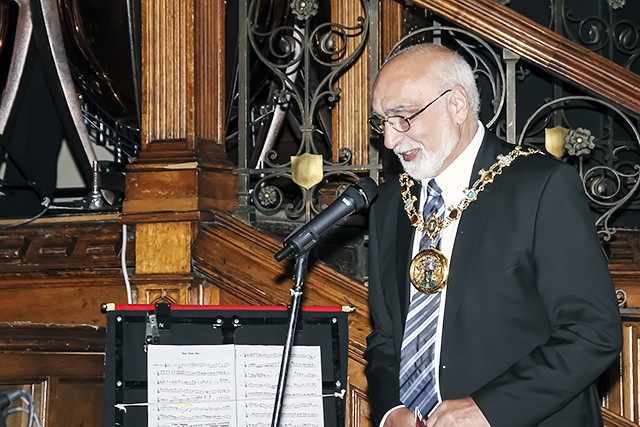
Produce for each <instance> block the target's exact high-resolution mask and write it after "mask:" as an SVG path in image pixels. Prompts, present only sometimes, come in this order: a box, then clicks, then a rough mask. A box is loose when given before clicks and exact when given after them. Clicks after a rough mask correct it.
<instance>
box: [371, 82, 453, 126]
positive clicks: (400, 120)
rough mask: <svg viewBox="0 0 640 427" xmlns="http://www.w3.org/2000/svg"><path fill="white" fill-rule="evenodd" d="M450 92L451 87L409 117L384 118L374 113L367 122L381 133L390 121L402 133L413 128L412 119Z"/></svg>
mask: <svg viewBox="0 0 640 427" xmlns="http://www.w3.org/2000/svg"><path fill="white" fill-rule="evenodd" d="M448 92H451V89H447V90H445V91H444V92H442V93H441V94H440V95H438V97H437V98H436V99H434V100H433V101H431V102H430V103H428V104H427V105H425V106H424V107H422V108H421V109H419V110H418V111H416V112H415V113H413V114H412V115H410V116H409V117H403V116H389V117H387V118H386V119H383V118H382V117H380V116H377V115H375V114H374V115H372V116H371V117H369V118H368V119H367V123H369V126H371V129H373V130H374V131H376V132H377V133H379V134H384V124H385V123H389V125H390V126H391V127H392V128H394V129H395V130H396V131H398V132H402V133H404V132H407V131H408V130H409V129H411V120H413V119H415V118H416V117H417V116H418V114H420V113H422V112H423V111H424V110H426V109H427V108H429V107H430V106H431V104H433V103H434V102H436V101H437V100H438V99H440V98H442V97H443V96H444V95H445V94H446V93H448Z"/></svg>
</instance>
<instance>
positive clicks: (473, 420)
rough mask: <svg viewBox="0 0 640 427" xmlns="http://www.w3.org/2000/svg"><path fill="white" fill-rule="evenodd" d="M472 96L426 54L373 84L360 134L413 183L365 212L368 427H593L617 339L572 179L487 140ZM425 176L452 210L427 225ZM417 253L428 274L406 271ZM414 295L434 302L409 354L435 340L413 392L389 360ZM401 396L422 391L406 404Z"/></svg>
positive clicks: (393, 64) (416, 365) (614, 313)
mask: <svg viewBox="0 0 640 427" xmlns="http://www.w3.org/2000/svg"><path fill="white" fill-rule="evenodd" d="M478 99H479V96H478V91H477V88H476V85H475V81H474V76H473V73H472V70H471V69H470V67H469V66H468V65H467V64H466V62H465V61H464V60H463V59H462V58H461V57H460V56H458V55H457V54H455V53H454V52H452V51H450V50H448V49H446V48H444V47H441V46H437V45H430V44H425V45H418V46H413V47H410V48H408V49H405V50H403V51H401V52H399V53H397V54H396V55H395V56H393V57H392V58H391V59H389V60H388V61H387V62H386V63H385V65H384V66H383V67H382V69H381V70H380V73H379V74H378V76H377V78H376V81H375V84H374V87H373V97H372V108H373V116H372V117H371V118H370V120H369V122H370V124H371V125H372V127H373V128H374V130H376V131H378V132H380V133H383V134H384V143H385V146H386V147H387V148H388V149H390V150H393V151H394V152H395V154H396V155H397V156H398V157H399V159H400V161H401V163H402V165H403V167H404V169H405V171H406V172H407V173H408V175H410V177H405V178H404V179H403V180H402V182H403V184H400V183H399V180H397V179H392V180H389V181H388V182H385V183H384V184H382V185H381V186H380V191H379V194H378V198H377V200H376V202H375V203H374V204H373V206H372V208H371V218H370V248H369V253H370V284H369V306H370V312H371V317H372V322H373V331H372V333H371V334H370V335H369V337H368V338H367V350H366V352H365V358H366V359H367V361H368V365H367V369H366V375H367V380H368V383H369V401H370V406H371V410H372V416H373V420H374V423H375V425H384V427H394V426H415V425H416V422H415V420H414V419H415V418H414V411H415V408H416V407H417V408H418V409H419V410H420V411H421V412H422V413H423V415H424V418H425V421H424V423H423V424H424V425H427V426H429V427H436V426H437V427H444V426H454V425H455V426H492V427H503V426H504V427H523V426H545V427H548V426H561V427H571V426H576V427H590V426H599V425H602V416H601V413H600V402H599V397H598V394H597V391H596V388H595V386H594V381H595V380H596V379H597V378H598V376H599V375H600V374H601V373H602V372H603V371H605V370H606V369H607V367H609V366H610V364H611V363H612V362H613V361H614V360H615V358H616V357H617V355H618V354H619V351H620V348H621V343H622V336H621V325H620V319H619V313H618V307H617V303H616V298H615V293H614V289H613V286H612V282H611V277H610V274H609V270H608V266H607V262H606V259H605V257H604V254H603V251H602V247H601V245H600V242H599V239H598V237H597V234H596V232H595V227H594V222H593V218H592V215H591V214H590V212H589V210H588V206H587V203H586V198H585V197H584V193H583V191H582V186H581V183H580V180H579V178H578V176H577V173H576V172H575V170H574V169H572V168H571V167H570V166H567V165H565V164H563V163H562V162H559V161H557V160H555V159H553V158H552V157H551V156H548V155H543V154H541V153H533V152H531V151H529V150H528V149H524V148H522V149H519V150H515V151H514V148H515V147H514V146H512V145H509V144H506V143H504V142H502V141H499V140H498V139H497V138H496V137H495V136H493V135H490V133H489V132H488V131H485V129H484V127H483V126H482V124H481V123H480V122H479V120H478V109H479V101H478ZM425 105H426V107H425ZM497 159H499V160H497ZM480 170H483V171H490V172H492V173H489V174H487V173H484V175H483V176H481V175H479V171H480ZM432 178H434V179H435V183H433V185H434V186H435V188H438V191H441V197H442V198H443V199H444V206H446V207H453V208H454V209H449V210H447V211H446V214H445V215H446V216H445V217H442V216H439V217H440V218H444V219H441V220H439V221H436V220H434V219H433V218H434V217H430V218H431V219H427V218H424V219H423V218H422V217H421V216H420V215H419V213H418V212H419V211H420V210H422V206H423V203H424V202H425V199H427V200H428V197H427V191H426V188H427V187H429V188H430V189H431V188H434V187H432V183H430V181H431V179H432ZM479 178H481V179H480V180H479ZM474 183H475V185H473V184H474ZM411 184H414V185H411ZM429 191H431V190H429ZM430 194H431V193H430ZM412 195H413V196H415V199H412V198H411V196H412ZM438 197H440V196H434V195H430V196H429V198H430V199H431V200H436V199H437V198H438ZM440 200H442V199H440ZM441 210H442V209H441ZM434 215H435V217H438V215H441V213H439V214H438V215H436V214H434ZM409 218H411V220H410V219H409ZM434 224H435V225H434ZM412 225H413V226H412ZM416 225H417V226H419V228H420V229H419V230H418V229H417V228H416V227H415V226H416ZM432 225H434V227H432ZM425 230H426V231H425ZM423 231H425V232H424V233H423ZM423 234H426V235H427V237H429V239H426V240H427V245H426V248H427V249H426V252H423V247H422V243H421V242H420V241H421V240H422V239H423ZM418 252H420V253H428V254H429V256H428V257H427V258H426V259H427V260H429V262H426V261H425V258H420V257H417V260H416V261H413V262H412V259H413V258H414V256H415V255H416V254H417V253H418ZM434 254H439V255H437V256H436V255H434ZM431 261H433V263H430V262H431ZM447 263H448V267H449V270H448V277H447V271H446V265H447ZM410 268H411V269H412V270H411V275H410V274H409V271H410ZM414 269H417V270H415V271H414ZM416 271H417V273H416ZM439 276H441V277H439ZM438 279H443V280H441V281H440V282H442V283H437V284H436V286H434V287H433V289H431V285H432V282H433V283H435V282H438ZM410 280H414V281H417V282H418V283H417V287H419V288H421V290H422V291H426V293H425V292H421V291H418V290H415V289H413V286H411V284H410ZM425 283H426V285H425ZM440 286H444V289H443V290H441V291H438V288H439V287H440ZM421 294H423V295H425V298H435V295H437V299H435V301H436V303H437V308H436V312H435V313H436V315H435V319H436V322H435V323H436V325H437V326H436V327H435V328H434V330H433V331H432V332H430V333H429V336H428V337H426V338H424V337H423V335H420V337H421V339H424V341H421V343H422V344H419V345H415V346H414V348H415V349H416V350H419V349H420V348H426V347H427V345H426V344H425V343H426V342H427V340H428V339H430V340H431V341H433V342H435V344H434V345H433V347H434V350H433V351H432V353H431V356H430V357H431V358H432V359H433V360H435V366H436V367H437V369H434V373H432V374H429V375H425V378H426V380H424V381H425V382H424V383H421V385H420V386H419V387H418V385H417V384H418V382H419V381H418V380H415V382H413V383H412V381H413V380H411V379H407V378H402V379H401V370H402V372H404V373H406V372H414V371H418V372H426V371H427V368H422V367H420V365H421V363H423V360H422V359H418V360H420V362H415V360H416V359H410V360H412V362H411V363H409V364H407V363H406V362H402V363H404V365H403V366H404V367H403V368H401V361H403V360H405V359H404V358H405V354H403V352H405V350H404V348H403V347H404V344H403V333H404V332H405V322H406V321H407V317H408V316H407V313H408V311H409V304H410V300H413V299H415V298H417V297H418V296H420V295H421ZM424 307H426V306H424ZM421 310H426V309H424V308H422V309H421ZM420 315H424V314H423V313H418V316H420ZM409 317H412V318H414V319H415V317H414V315H413V314H412V315H411V316H409ZM407 322H408V321H407ZM426 322H427V321H426V320H424V319H422V320H420V321H418V322H416V323H417V324H421V323H422V324H425V323H426ZM411 328H413V326H412V327H411ZM407 329H409V328H407ZM407 332H409V331H407ZM420 334H422V332H421V333H420ZM407 335H410V334H409V333H408V334H407ZM433 338H435V339H433ZM404 340H405V343H406V342H407V340H408V338H405V339H404ZM407 347H410V345H407ZM406 357H409V356H406ZM420 357H421V358H422V357H425V358H426V357H427V356H420ZM403 375H404V374H403ZM420 381H422V380H420ZM401 383H402V384H401ZM412 384H414V388H415V387H418V390H420V389H421V388H420V387H423V390H424V392H421V393H424V394H420V395H419V396H418V397H417V398H416V400H412V401H411V403H407V402H405V401H404V400H408V399H409V398H407V397H404V396H406V395H405V394H404V393H406V391H405V390H406V387H407V386H411V385H412ZM430 389H431V390H435V394H434V395H435V396H436V397H437V399H436V401H437V402H436V403H435V406H434V405H432V404H428V402H427V397H425V396H426V395H427V394H428V392H429V390H430ZM403 399H404V400H403ZM411 399H413V398H411ZM409 400H410V399H409ZM405 405H406V406H405ZM381 423H382V424H381Z"/></svg>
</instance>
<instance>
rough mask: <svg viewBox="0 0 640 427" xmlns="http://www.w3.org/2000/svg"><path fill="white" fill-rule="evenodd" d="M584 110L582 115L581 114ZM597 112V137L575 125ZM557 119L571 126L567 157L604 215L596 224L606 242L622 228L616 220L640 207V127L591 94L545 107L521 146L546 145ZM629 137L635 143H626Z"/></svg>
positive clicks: (534, 116)
mask: <svg viewBox="0 0 640 427" xmlns="http://www.w3.org/2000/svg"><path fill="white" fill-rule="evenodd" d="M594 105H595V106H600V107H604V110H601V109H594ZM580 111H582V114H577V113H579V112H580ZM594 111H596V112H598V115H599V116H600V117H601V119H602V125H601V127H602V128H601V130H600V134H599V135H598V136H596V135H594V134H592V131H591V130H587V129H584V128H582V127H579V126H576V125H574V124H573V123H575V122H579V121H584V120H585V117H586V118H587V119H588V118H589V117H590V116H591V114H593V112H594ZM543 113H545V114H543ZM554 119H555V120H557V121H561V122H562V124H563V125H565V126H567V127H568V128H569V131H568V132H567V134H566V136H565V137H564V141H565V144H564V148H565V150H566V151H565V153H564V155H563V156H561V157H562V158H563V159H564V160H565V161H567V162H570V163H574V164H575V165H576V167H577V169H578V172H579V174H580V177H581V179H582V183H583V188H584V191H585V194H586V195H587V197H588V198H589V200H590V201H591V205H592V208H593V210H595V211H596V212H598V213H599V215H600V216H599V218H598V219H597V220H596V226H597V227H598V229H599V232H600V234H601V235H602V236H603V238H604V239H605V240H609V239H610V238H611V236H612V235H613V234H614V233H615V232H616V229H617V227H615V226H613V225H612V221H613V220H614V219H615V218H616V216H617V215H619V214H620V213H621V211H622V209H623V208H625V209H635V210H637V209H640V199H639V194H638V187H640V132H639V131H638V127H637V126H636V125H635V124H634V122H633V121H632V120H631V119H630V118H629V117H628V116H627V115H626V114H625V113H624V112H623V111H622V110H620V109H619V108H618V107H616V106H615V105H614V104H612V103H610V102H608V101H604V100H602V99H598V98H594V97H590V96H565V97H560V98H557V99H554V100H551V101H548V102H546V103H545V104H543V105H542V106H541V107H539V108H538V109H537V110H536V111H535V112H534V113H533V114H532V115H531V116H530V117H529V118H528V120H527V122H526V123H525V126H524V128H523V129H522V131H521V133H520V137H519V141H518V143H519V144H522V143H525V142H527V143H529V144H534V145H535V144H540V139H539V138H536V135H537V134H539V133H540V132H541V130H542V129H545V128H546V127H547V126H548V124H549V123H551V122H552V121H553V120H554ZM590 121H591V122H597V120H595V121H594V120H590ZM535 124H537V125H538V127H537V128H535V127H534V125H535ZM623 125H624V127H626V129H624V128H623ZM627 137H628V138H629V139H628V140H625V138H627Z"/></svg>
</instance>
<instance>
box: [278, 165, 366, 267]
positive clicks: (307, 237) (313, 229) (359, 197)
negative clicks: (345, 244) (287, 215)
mask: <svg viewBox="0 0 640 427" xmlns="http://www.w3.org/2000/svg"><path fill="white" fill-rule="evenodd" d="M377 194H378V185H377V184H376V183H375V181H374V180H373V179H371V178H369V177H364V178H360V179H359V180H358V181H357V182H356V183H354V184H351V185H350V186H348V187H347V188H346V189H345V190H344V191H343V192H342V194H341V195H340V197H338V198H337V199H336V200H335V201H334V202H333V203H331V204H330V205H329V206H328V207H327V208H326V209H325V210H323V211H322V212H320V213H319V214H318V215H317V216H316V217H315V218H313V219H312V220H311V221H309V222H307V223H306V224H305V225H303V226H302V227H300V228H298V229H296V230H294V231H293V233H291V234H290V235H289V236H288V237H287V238H286V239H285V240H284V243H283V244H284V248H282V249H281V250H280V251H279V252H278V253H277V254H276V255H275V258H276V260H277V261H282V260H283V259H285V258H286V257H288V256H289V255H291V254H296V255H300V254H303V253H307V252H309V251H310V250H311V249H312V248H313V247H314V246H315V245H317V244H318V242H319V241H320V237H321V236H322V235H323V234H324V233H326V232H327V230H329V229H330V228H331V227H332V226H333V225H335V224H336V223H337V222H338V221H340V220H341V219H344V218H346V217H348V216H349V215H351V214H352V213H354V212H357V211H359V210H360V209H362V208H364V207H366V206H368V205H369V204H370V203H371V201H372V200H373V199H374V198H375V197H376V195H377Z"/></svg>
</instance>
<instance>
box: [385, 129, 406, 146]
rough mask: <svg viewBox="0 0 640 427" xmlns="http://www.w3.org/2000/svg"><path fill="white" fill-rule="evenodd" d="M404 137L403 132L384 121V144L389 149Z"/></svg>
mask: <svg viewBox="0 0 640 427" xmlns="http://www.w3.org/2000/svg"><path fill="white" fill-rule="evenodd" d="M403 138H404V132H398V131H397V130H395V129H394V128H393V127H392V126H390V125H389V123H385V130H384V146H385V147H387V148H388V149H389V150H393V149H394V148H395V146H396V145H398V144H399V143H400V141H402V139H403Z"/></svg>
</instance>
